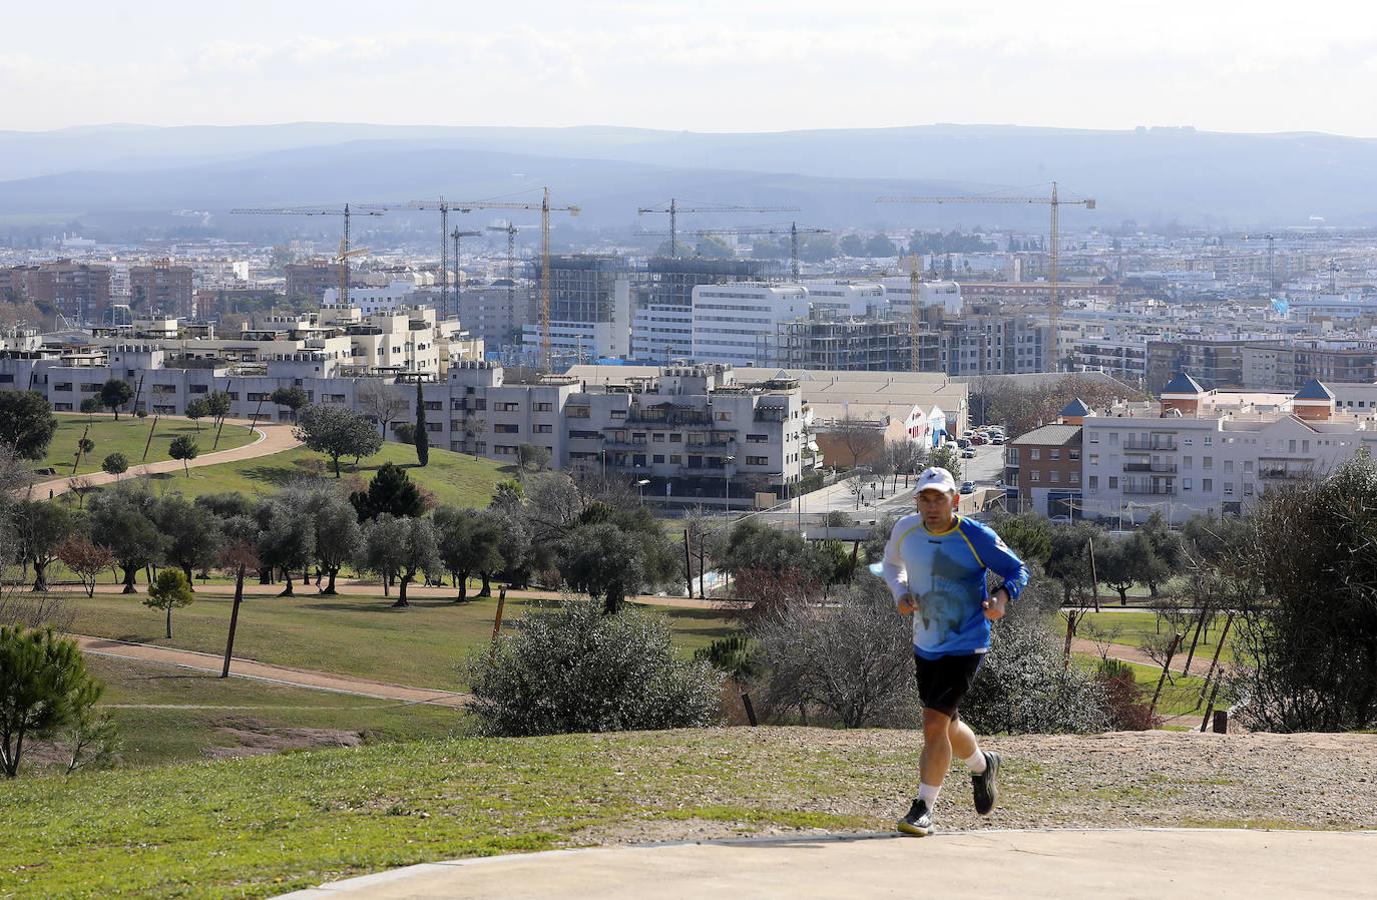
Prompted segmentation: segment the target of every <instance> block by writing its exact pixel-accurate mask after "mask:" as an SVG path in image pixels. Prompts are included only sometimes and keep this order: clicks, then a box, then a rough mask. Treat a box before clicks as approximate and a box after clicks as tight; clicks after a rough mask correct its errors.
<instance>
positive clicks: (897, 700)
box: [753, 575, 917, 728]
mask: <svg viewBox="0 0 1377 900" xmlns="http://www.w3.org/2000/svg"><path fill="white" fill-rule="evenodd" d="M907 624H908V623H907V620H905V619H903V618H902V617H900V615H899V613H898V612H897V611H896V610H895V608H894V599H893V598H892V597H891V596H890V594H889V589H888V588H887V587H886V586H885V584H884V582H883V581H881V580H880V579H878V578H875V577H872V576H870V575H861V576H858V577H857V579H856V583H855V584H854V585H852V586H851V587H848V588H847V589H845V590H843V591H841V592H839V593H838V595H837V596H836V597H835V598H833V601H832V602H830V603H828V604H826V605H823V606H817V605H813V604H808V603H787V604H781V605H779V606H776V607H775V608H774V609H773V610H772V611H771V612H770V613H769V614H768V615H766V616H765V617H763V618H762V619H760V620H758V621H757V622H756V624H755V626H754V628H753V635H754V636H755V638H756V639H757V640H758V641H759V642H760V656H761V658H762V660H763V661H764V663H765V664H766V665H767V666H768V668H769V675H768V676H767V679H766V697H765V701H766V707H767V709H769V710H770V712H771V713H772V714H774V715H779V714H781V713H786V712H789V711H793V710H798V711H800V712H801V713H803V715H804V717H805V718H806V717H807V716H808V714H809V713H810V712H811V713H812V714H814V715H818V716H820V717H821V718H822V719H823V720H825V721H829V722H837V723H839V724H841V725H844V726H846V727H847V728H862V727H866V726H874V725H898V724H902V723H905V722H911V721H913V717H914V716H915V715H916V713H917V692H916V690H915V688H914V681H913V643H912V640H911V638H910V635H911V633H912V632H911V631H910V629H909V628H908V627H906V626H907Z"/></svg>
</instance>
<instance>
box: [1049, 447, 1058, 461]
mask: <svg viewBox="0 0 1377 900" xmlns="http://www.w3.org/2000/svg"><path fill="white" fill-rule="evenodd" d="M1047 458H1048V459H1061V449H1060V448H1058V447H1053V448H1052V449H1051V450H1048V451H1047Z"/></svg>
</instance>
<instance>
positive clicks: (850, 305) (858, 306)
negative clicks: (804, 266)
mask: <svg viewBox="0 0 1377 900" xmlns="http://www.w3.org/2000/svg"><path fill="white" fill-rule="evenodd" d="M803 286H804V287H805V288H807V290H808V304H809V313H810V315H811V316H812V317H813V318H815V319H832V320H837V319H867V318H870V319H873V318H879V317H881V316H884V315H885V314H887V313H888V312H889V300H888V299H886V297H885V286H884V285H883V284H879V283H876V282H863V281H836V280H831V281H807V282H804V285H803Z"/></svg>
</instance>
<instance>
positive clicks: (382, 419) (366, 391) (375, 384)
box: [354, 378, 411, 440]
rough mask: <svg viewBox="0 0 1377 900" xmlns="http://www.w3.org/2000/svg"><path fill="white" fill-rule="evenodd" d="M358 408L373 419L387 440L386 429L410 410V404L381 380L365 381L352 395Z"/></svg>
mask: <svg viewBox="0 0 1377 900" xmlns="http://www.w3.org/2000/svg"><path fill="white" fill-rule="evenodd" d="M354 396H355V399H356V400H357V401H358V407H359V409H360V410H362V411H363V412H364V413H365V414H367V415H368V416H369V417H371V418H372V419H374V420H375V421H376V422H377V423H378V425H379V426H380V427H381V428H382V436H383V439H384V440H386V439H387V427H388V426H389V425H391V424H392V423H393V422H394V421H396V420H397V419H399V418H401V417H402V416H403V415H405V414H406V413H408V412H410V410H411V403H410V402H409V401H408V400H407V399H406V398H405V397H403V396H402V395H401V394H399V393H398V392H397V391H394V390H393V389H392V385H391V384H390V383H389V382H388V381H387V380H386V379H382V378H377V379H370V380H369V381H365V382H364V383H363V385H362V386H361V387H360V388H359V389H358V392H357V393H356V394H355V395H354Z"/></svg>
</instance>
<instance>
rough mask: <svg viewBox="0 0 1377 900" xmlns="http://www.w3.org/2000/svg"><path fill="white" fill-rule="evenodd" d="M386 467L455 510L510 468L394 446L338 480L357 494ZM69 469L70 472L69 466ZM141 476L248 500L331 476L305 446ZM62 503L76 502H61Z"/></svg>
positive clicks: (187, 490) (160, 487) (170, 487)
mask: <svg viewBox="0 0 1377 900" xmlns="http://www.w3.org/2000/svg"><path fill="white" fill-rule="evenodd" d="M121 424H123V423H121ZM226 434H228V428H227V429H226ZM73 441H74V442H75V438H74V439H73ZM220 446H221V447H222V448H223V447H224V446H225V444H224V441H221V443H220ZM97 449H99V446H98V447H97ZM201 449H202V451H203V452H204V451H205V449H206V447H205V446H204V445H203V446H202V448H201ZM140 452H142V451H140ZM150 458H151V457H150ZM388 462H391V463H395V464H397V465H400V466H406V467H407V474H408V475H409V476H410V477H411V480H412V481H415V482H417V483H418V484H420V486H421V487H422V488H424V489H425V490H426V491H427V492H429V493H430V495H431V496H432V497H433V499H434V500H435V502H436V503H452V504H455V505H457V506H478V507H481V506H487V505H488V501H489V500H491V499H492V495H493V491H494V490H495V489H496V487H497V485H498V483H499V482H502V481H505V480H506V479H507V478H509V477H511V475H512V470H511V469H510V467H505V466H502V465H500V464H499V463H495V462H492V461H491V460H486V459H475V458H474V457H472V456H467V455H465V454H461V453H454V452H452V451H449V450H436V449H432V450H431V451H430V465H428V466H426V467H425V468H424V469H422V468H420V467H419V466H417V465H416V450H415V448H413V447H411V446H410V445H408V444H395V443H388V444H384V445H383V448H382V450H380V451H378V453H377V454H376V455H374V456H370V457H368V458H367V459H364V460H363V461H361V462H360V463H359V465H358V466H354V465H352V464H351V463H350V461H347V460H342V461H341V465H340V469H341V471H342V473H343V480H344V481H345V482H347V483H349V484H350V486H351V489H359V488H362V487H366V485H367V482H368V480H369V479H370V478H372V477H373V476H374V475H375V474H377V471H378V469H380V468H382V466H383V464H384V463H388ZM68 468H69V469H70V468H71V465H70V464H68ZM144 477H145V478H147V479H148V480H149V481H150V482H151V483H152V485H153V490H154V491H156V492H162V491H177V492H179V493H181V494H182V495H184V496H186V497H199V496H201V495H202V494H214V493H219V492H221V491H239V492H240V493H243V494H248V495H256V494H271V493H274V492H276V491H277V490H278V489H279V488H280V487H281V486H282V485H284V484H286V483H287V482H289V481H292V480H293V479H296V478H331V479H333V478H334V473H333V471H332V470H331V469H330V467H329V465H328V461H327V460H326V459H325V457H323V456H322V455H321V454H319V453H313V452H311V451H310V450H307V449H306V448H305V447H296V448H294V449H292V450H284V451H282V452H281V453H274V454H271V455H269V456H260V457H258V458H256V459H242V460H237V461H234V462H225V463H217V464H215V465H211V466H201V467H200V468H192V469H191V470H190V471H189V472H186V473H184V472H180V471H178V472H159V473H157V474H154V475H147V476H144ZM64 502H68V503H73V502H75V501H74V500H72V499H71V498H66V499H65V500H64Z"/></svg>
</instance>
